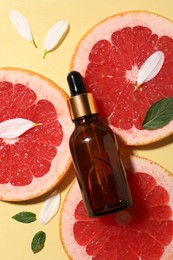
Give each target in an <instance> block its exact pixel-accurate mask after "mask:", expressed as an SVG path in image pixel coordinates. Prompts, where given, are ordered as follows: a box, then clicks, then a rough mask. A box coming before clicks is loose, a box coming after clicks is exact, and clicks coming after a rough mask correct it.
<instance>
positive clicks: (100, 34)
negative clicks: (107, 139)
mask: <svg viewBox="0 0 173 260" xmlns="http://www.w3.org/2000/svg"><path fill="white" fill-rule="evenodd" d="M158 50H159V51H162V52H163V53H164V56H165V60H164V64H163V66H162V68H161V70H160V71H159V73H158V74H157V75H156V76H155V77H154V78H153V79H151V80H149V81H147V82H146V83H143V84H141V86H139V88H138V89H137V90H135V87H136V84H137V76H138V73H139V70H140V68H141V66H142V64H143V63H144V62H145V61H146V59H147V58H148V57H149V56H150V55H151V54H153V53H154V52H156V51H158ZM172 64H173V22H172V21H170V20H168V19H166V18H165V17H162V16H160V15H158V14H154V13H150V12H144V11H131V12H126V13H121V14H118V15H114V16H112V17H109V18H106V19H105V20H103V21H101V22H100V23H98V24H97V25H95V26H94V27H93V28H92V29H91V30H89V31H88V32H87V33H86V35H84V37H83V38H82V39H81V41H80V42H79V44H78V45H77V47H76V50H75V52H74V55H73V59H72V62H71V69H73V70H77V71H79V72H80V73H81V74H82V76H83V77H84V78H85V81H86V85H87V86H88V90H89V91H91V92H92V93H93V94H94V97H95V99H96V101H97V104H98V107H99V110H100V113H101V115H102V116H103V117H106V118H107V119H108V123H109V125H110V126H111V128H112V129H113V130H114V131H115V133H116V135H117V137H118V139H119V140H120V141H121V142H122V143H124V144H127V145H143V144H148V143H153V142H155V141H158V140H160V139H163V138H165V137H166V136H168V135H170V134H172V132H173V121H171V122H170V123H169V124H168V125H167V126H165V127H163V128H160V129H157V130H153V131H150V130H146V129H144V128H143V126H142V122H143V120H144V118H145V115H146V112H147V110H148V109H149V108H150V107H151V105H152V104H153V103H155V102H156V101H158V100H160V99H162V98H166V97H172V96H173V73H172V69H171V68H172Z"/></svg>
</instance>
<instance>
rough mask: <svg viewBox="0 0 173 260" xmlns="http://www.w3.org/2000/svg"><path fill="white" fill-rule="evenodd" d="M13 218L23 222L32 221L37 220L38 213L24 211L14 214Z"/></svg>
mask: <svg viewBox="0 0 173 260" xmlns="http://www.w3.org/2000/svg"><path fill="white" fill-rule="evenodd" d="M12 218H13V219H15V220H17V221H19V222H22V223H31V222H34V221H35V220H36V214H35V213H32V212H25V211H23V212H20V213H18V214H16V215H14V216H13V217H12Z"/></svg>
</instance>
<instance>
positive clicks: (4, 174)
mask: <svg viewBox="0 0 173 260" xmlns="http://www.w3.org/2000/svg"><path fill="white" fill-rule="evenodd" d="M66 99H67V94H66V93H65V92H64V91H63V90H62V89H61V88H60V87H58V86H57V85H56V84H55V83H53V82H52V81H50V80H49V79H47V78H45V77H43V76H41V75H39V74H36V73H34V72H32V71H28V70H23V69H17V68H16V69H15V68H4V69H0V104H1V106H0V122H3V121H5V120H8V119H12V118H25V119H29V120H31V121H33V122H35V123H41V126H39V127H35V128H32V129H30V130H28V131H27V132H25V133H24V134H22V135H21V136H19V137H18V138H14V139H2V138H0V199H1V200H7V201H20V200H27V199H31V198H35V197H37V196H40V195H42V194H44V193H45V192H48V191H50V190H51V189H53V188H54V187H55V186H56V185H57V184H58V183H59V182H60V181H61V180H62V179H63V177H64V176H65V174H66V172H67V171H68V169H69V167H70V165H71V157H70V153H69V149H68V140H69V136H70V134H71V132H72V129H73V125H72V122H71V120H70V117H69V112H68V108H67V105H66Z"/></svg>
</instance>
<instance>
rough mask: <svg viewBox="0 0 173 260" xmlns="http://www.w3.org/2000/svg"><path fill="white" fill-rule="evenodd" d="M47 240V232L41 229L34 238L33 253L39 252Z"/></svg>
mask: <svg viewBox="0 0 173 260" xmlns="http://www.w3.org/2000/svg"><path fill="white" fill-rule="evenodd" d="M45 241H46V234H45V232H43V231H39V232H37V233H36V234H35V236H34V237H33V239H32V243H31V249H32V251H33V253H34V254H35V253H38V252H39V251H40V250H41V249H42V248H43V247H44V243H45Z"/></svg>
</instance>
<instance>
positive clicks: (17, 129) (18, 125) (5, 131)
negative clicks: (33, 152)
mask: <svg viewBox="0 0 173 260" xmlns="http://www.w3.org/2000/svg"><path fill="white" fill-rule="evenodd" d="M38 125H40V124H39V123H38V124H36V123H34V122H32V121H30V120H28V119H24V118H13V119H9V120H5V121H3V122H1V123H0V138H17V137H19V136H20V135H22V134H23V133H25V132H26V131H27V130H29V129H30V128H32V127H35V126H38Z"/></svg>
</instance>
